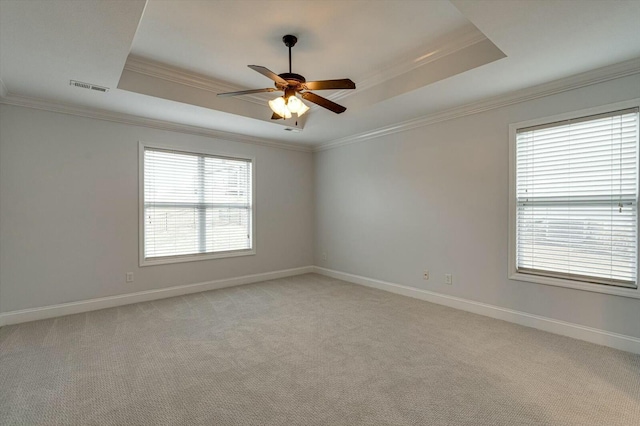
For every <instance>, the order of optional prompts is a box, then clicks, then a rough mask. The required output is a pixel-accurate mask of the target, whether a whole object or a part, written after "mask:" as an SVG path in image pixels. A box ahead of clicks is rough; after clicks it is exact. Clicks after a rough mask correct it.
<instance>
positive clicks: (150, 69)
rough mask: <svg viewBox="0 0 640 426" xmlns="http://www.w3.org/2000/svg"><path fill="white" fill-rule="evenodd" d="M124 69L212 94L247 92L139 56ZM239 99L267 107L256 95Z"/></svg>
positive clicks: (132, 58) (130, 57)
mask: <svg viewBox="0 0 640 426" xmlns="http://www.w3.org/2000/svg"><path fill="white" fill-rule="evenodd" d="M124 69H125V70H127V71H131V72H135V73H137V74H142V75H146V76H149V77H154V78H159V79H162V80H166V81H170V82H172V83H177V84H182V85H185V86H189V87H193V88H195V89H200V90H206V91H208V92H212V93H216V94H218V93H223V92H235V91H239V90H245V89H246V88H245V87H240V86H235V85H232V84H229V83H225V82H223V81H221V80H217V79H215V78H211V77H206V76H203V75H201V74H196V73H193V72H189V71H186V70H183V69H180V68H177V67H172V66H170V65H167V64H162V63H160V62H155V61H152V60H150V59H145V58H141V57H139V56H132V55H129V57H128V58H127V62H126V63H125V65H124ZM237 99H239V100H242V101H245V102H251V103H254V104H258V105H261V106H264V105H265V100H264V99H262V98H260V97H258V96H256V95H243V96H240V97H238V98H237Z"/></svg>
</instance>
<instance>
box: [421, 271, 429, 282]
mask: <svg viewBox="0 0 640 426" xmlns="http://www.w3.org/2000/svg"><path fill="white" fill-rule="evenodd" d="M422 278H423V279H425V280H428V279H429V270H428V269H425V270H424V272H423V273H422Z"/></svg>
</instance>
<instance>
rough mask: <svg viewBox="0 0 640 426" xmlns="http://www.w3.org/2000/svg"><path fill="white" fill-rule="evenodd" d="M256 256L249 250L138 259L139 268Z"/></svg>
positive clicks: (253, 251)
mask: <svg viewBox="0 0 640 426" xmlns="http://www.w3.org/2000/svg"><path fill="white" fill-rule="evenodd" d="M255 254H256V250H255V249H251V250H235V251H225V252H220V253H210V254H200V255H198V254H196V255H185V256H171V257H161V258H156V259H140V266H153V265H166V264H170V263H184V262H198V261H201V260H212V259H224V258H227V257H240V256H253V255H255Z"/></svg>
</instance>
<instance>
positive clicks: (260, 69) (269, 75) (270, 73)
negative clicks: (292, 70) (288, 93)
mask: <svg viewBox="0 0 640 426" xmlns="http://www.w3.org/2000/svg"><path fill="white" fill-rule="evenodd" d="M247 66H248V67H249V68H251V69H252V70H254V71H258V72H259V73H260V74H262V75H264V76H265V77H267V78H270V79H271V80H273V81H275V82H276V83H279V84H282V85H285V86H286V85H288V84H289V83H287V80H285V79H284V78H282V77H280V76H279V75H278V74H276V73H274V72H273V71H271V70H270V69H269V68H265V67H263V66H260V65H247Z"/></svg>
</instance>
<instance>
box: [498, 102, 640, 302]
mask: <svg viewBox="0 0 640 426" xmlns="http://www.w3.org/2000/svg"><path fill="white" fill-rule="evenodd" d="M639 107H640V98H638V99H632V100H629V101H623V102H616V103H613V104H607V105H602V106H599V107H594V108H588V109H583V110H580V111H573V112H569V113H564V114H557V115H553V116H549V117H543V118H537V119H533V120H527V121H521V122H518V123H512V124H510V125H509V245H508V250H509V253H508V254H509V261H508V278H509V279H510V280H515V281H525V282H533V283H537V284H544V285H551V286H557V287H564V288H571V289H576V290H584V291H591V292H596V293H605V294H612V295H616V296H623V297H631V298H640V285H639V284H640V282H638V281H640V278H636V281H637V282H636V285H638V287H637V288H627V287H615V286H610V285H605V284H598V283H592V282H588V281H579V280H574V279H568V278H559V277H551V276H543V275H533V274H525V273H522V272H518V271H517V264H516V238H517V234H516V233H517V230H516V225H517V224H516V214H517V205H516V203H517V199H516V164H517V159H516V132H517V131H518V129H522V128H526V127H533V126H539V125H545V124H550V123H554V122H559V121H564V120H573V119H577V118H581V117H587V116H590V115H596V114H603V113H608V112H612V111H617V110H624V109H629V108H639ZM638 157H639V158H638V163H639V164H640V147H639V150H638ZM639 218H640V212H639V214H638V215H637V217H636V227H638V232H639V234H640V226H639V222H640V219H639ZM638 238H639V239H640V237H638ZM639 246H640V243H639V241H638V240H636V262H637V264H638V265H639V266H640V262H639V260H640V259H638V257H640V250H639V248H640V247H639Z"/></svg>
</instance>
